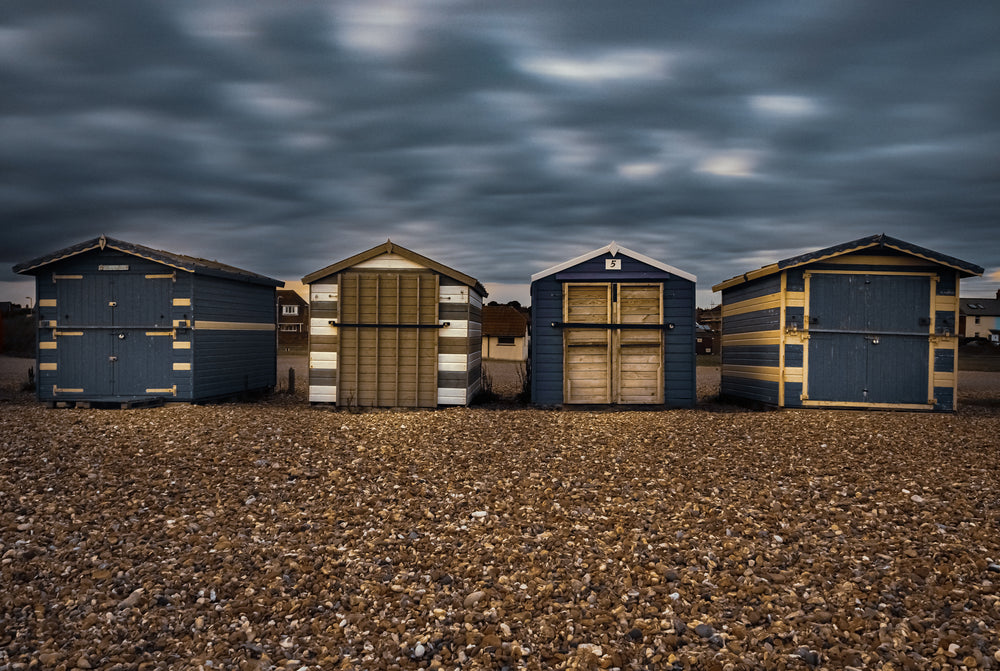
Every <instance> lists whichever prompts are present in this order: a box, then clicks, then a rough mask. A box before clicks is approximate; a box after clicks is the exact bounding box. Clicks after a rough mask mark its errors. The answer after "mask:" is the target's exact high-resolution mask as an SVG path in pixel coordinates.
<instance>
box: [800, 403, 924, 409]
mask: <svg viewBox="0 0 1000 671" xmlns="http://www.w3.org/2000/svg"><path fill="white" fill-rule="evenodd" d="M802 405H804V406H808V407H810V408H874V409H878V408H884V409H886V410H930V409H931V408H933V405H934V404H933V403H926V404H919V403H861V402H848V401H802Z"/></svg>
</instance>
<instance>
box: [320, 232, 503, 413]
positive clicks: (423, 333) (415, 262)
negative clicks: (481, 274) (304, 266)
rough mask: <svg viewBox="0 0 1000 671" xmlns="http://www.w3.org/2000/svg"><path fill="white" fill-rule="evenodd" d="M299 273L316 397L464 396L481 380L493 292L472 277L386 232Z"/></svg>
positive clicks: (448, 399) (377, 400) (351, 402)
mask: <svg viewBox="0 0 1000 671" xmlns="http://www.w3.org/2000/svg"><path fill="white" fill-rule="evenodd" d="M302 281H303V283H305V284H306V285H308V287H309V302H310V315H311V317H310V325H309V401H310V402H311V403H332V404H336V405H338V406H346V407H352V406H353V407H414V408H417V407H420V408H426V407H436V406H439V405H467V404H468V403H469V402H470V401H471V400H472V399H473V397H474V396H475V395H476V394H477V393H478V392H479V391H480V390H481V388H482V355H481V347H482V307H483V299H484V298H485V297H486V295H487V294H486V290H485V289H484V288H483V286H482V284H480V283H479V281H478V280H476V279H475V278H473V277H470V276H469V275H466V274H464V273H461V272H459V271H457V270H453V269H452V268H449V267H447V266H445V265H442V264H440V263H438V262H436V261H433V260H431V259H429V258H427V257H424V256H421V255H420V254H417V253H416V252H412V251H410V250H409V249H406V248H404V247H400V246H399V245H397V244H395V243H393V242H392V241H389V240H387V241H386V242H385V243H384V244H381V245H378V246H377V247H373V248H372V249H369V250H367V251H365V252H361V253H360V254H356V255H354V256H352V257H350V258H347V259H344V260H343V261H340V262H338V263H334V264H333V265H330V266H327V267H325V268H322V269H321V270H317V271H316V272H314V273H311V274H309V275H306V276H305V277H303V278H302Z"/></svg>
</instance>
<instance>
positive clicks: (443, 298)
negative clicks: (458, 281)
mask: <svg viewBox="0 0 1000 671" xmlns="http://www.w3.org/2000/svg"><path fill="white" fill-rule="evenodd" d="M438 301H439V302H441V303H468V302H469V287H452V286H442V287H440V288H438Z"/></svg>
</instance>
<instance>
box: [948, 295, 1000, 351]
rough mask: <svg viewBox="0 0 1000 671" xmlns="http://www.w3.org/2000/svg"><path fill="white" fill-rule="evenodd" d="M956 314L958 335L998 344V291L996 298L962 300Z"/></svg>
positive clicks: (999, 317)
mask: <svg viewBox="0 0 1000 671" xmlns="http://www.w3.org/2000/svg"><path fill="white" fill-rule="evenodd" d="M958 314H959V325H958V333H959V335H962V336H965V337H967V338H987V339H989V340H990V341H991V342H994V343H1000V290H997V297H996V298H962V299H961V300H959V303H958Z"/></svg>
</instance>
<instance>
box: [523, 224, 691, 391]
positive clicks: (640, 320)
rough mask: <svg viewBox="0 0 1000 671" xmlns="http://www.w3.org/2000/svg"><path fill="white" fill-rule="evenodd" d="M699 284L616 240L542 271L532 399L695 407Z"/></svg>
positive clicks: (535, 285) (534, 294)
mask: <svg viewBox="0 0 1000 671" xmlns="http://www.w3.org/2000/svg"><path fill="white" fill-rule="evenodd" d="M695 281H696V278H695V276H694V275H691V274H689V273H686V272H684V271H682V270H678V269H677V268H674V267H673V266H669V265H667V264H665V263H660V262H659V261H655V260H653V259H651V258H649V257H647V256H644V255H642V254H639V253H637V252H633V251H631V250H629V249H625V248H624V247H620V246H618V245H617V244H615V243H614V242H612V243H611V244H610V245H607V246H606V247H601V248H600V249H595V250H594V251H592V252H590V253H588V254H584V255H583V256H580V257H577V258H575V259H571V260H570V261H567V262H565V263H561V264H559V265H557V266H554V267H552V268H549V269H547V270H543V271H542V272H540V273H536V274H534V275H532V276H531V312H532V317H531V320H532V329H531V333H532V341H531V343H532V344H531V347H532V354H531V398H532V401H533V402H534V403H536V404H539V405H557V404H586V405H590V404H595V405H604V404H656V405H666V406H669V407H690V406H693V405H694V403H695V400H696V396H695V332H694V331H695V329H694V321H695Z"/></svg>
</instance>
